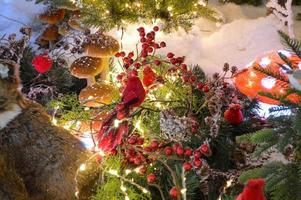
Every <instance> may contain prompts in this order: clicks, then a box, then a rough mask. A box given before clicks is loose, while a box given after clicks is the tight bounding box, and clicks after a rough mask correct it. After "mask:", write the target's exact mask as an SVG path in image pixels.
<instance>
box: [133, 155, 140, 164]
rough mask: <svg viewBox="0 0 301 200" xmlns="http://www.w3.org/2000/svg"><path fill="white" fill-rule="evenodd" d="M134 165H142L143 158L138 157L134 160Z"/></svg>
mask: <svg viewBox="0 0 301 200" xmlns="http://www.w3.org/2000/svg"><path fill="white" fill-rule="evenodd" d="M134 164H135V165H140V164H141V157H139V156H137V157H135V158H134Z"/></svg>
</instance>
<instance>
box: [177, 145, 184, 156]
mask: <svg viewBox="0 0 301 200" xmlns="http://www.w3.org/2000/svg"><path fill="white" fill-rule="evenodd" d="M177 154H178V155H179V156H181V155H183V154H184V149H183V147H181V146H179V147H178V148H177Z"/></svg>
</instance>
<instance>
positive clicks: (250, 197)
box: [236, 178, 266, 200]
mask: <svg viewBox="0 0 301 200" xmlns="http://www.w3.org/2000/svg"><path fill="white" fill-rule="evenodd" d="M264 184H265V181H264V180H263V179H261V178H260V179H250V180H249V181H248V183H247V185H246V186H245V188H244V190H243V192H242V193H240V194H239V195H238V197H237V198H236V200H266V198H265V196H264V192H263V187H264Z"/></svg>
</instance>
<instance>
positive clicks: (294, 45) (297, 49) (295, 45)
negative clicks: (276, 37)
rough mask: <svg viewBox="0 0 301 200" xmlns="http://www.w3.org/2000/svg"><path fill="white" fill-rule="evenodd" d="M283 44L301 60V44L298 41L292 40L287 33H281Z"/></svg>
mask: <svg viewBox="0 0 301 200" xmlns="http://www.w3.org/2000/svg"><path fill="white" fill-rule="evenodd" d="M279 34H280V36H281V39H282V43H283V44H284V45H285V46H287V47H288V48H289V49H290V50H291V51H293V52H294V53H295V54H296V55H297V56H299V57H300V58H301V42H300V41H299V40H297V39H292V38H290V37H289V36H288V35H287V34H286V33H284V32H282V31H279Z"/></svg>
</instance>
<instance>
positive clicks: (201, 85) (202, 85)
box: [197, 83, 205, 90]
mask: <svg viewBox="0 0 301 200" xmlns="http://www.w3.org/2000/svg"><path fill="white" fill-rule="evenodd" d="M204 86H205V85H204V84H203V83H198V85H197V88H198V89H199V90H203V88H204Z"/></svg>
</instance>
